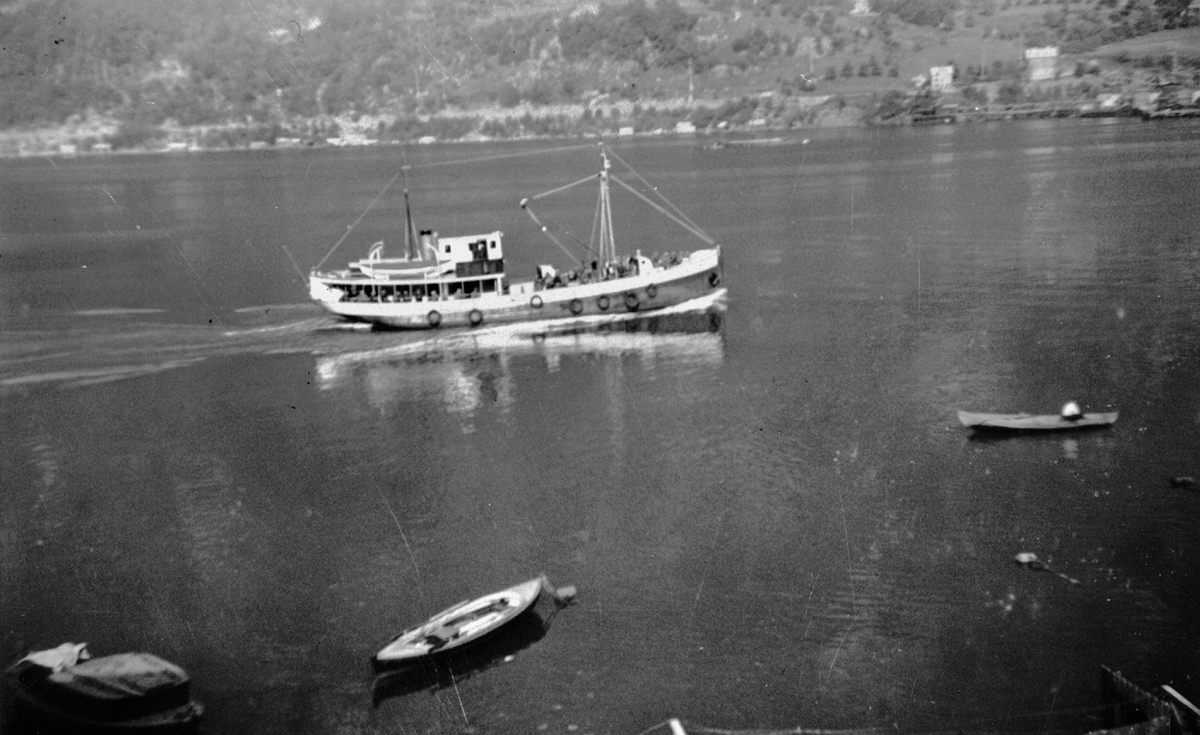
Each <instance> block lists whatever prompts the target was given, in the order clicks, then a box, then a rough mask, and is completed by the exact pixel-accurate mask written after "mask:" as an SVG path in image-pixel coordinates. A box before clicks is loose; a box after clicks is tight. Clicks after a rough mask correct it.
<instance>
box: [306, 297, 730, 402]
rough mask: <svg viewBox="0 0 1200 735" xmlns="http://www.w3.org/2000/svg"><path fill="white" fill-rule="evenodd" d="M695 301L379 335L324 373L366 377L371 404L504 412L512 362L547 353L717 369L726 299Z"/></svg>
mask: <svg viewBox="0 0 1200 735" xmlns="http://www.w3.org/2000/svg"><path fill="white" fill-rule="evenodd" d="M721 297H722V298H717V299H707V298H706V299H703V300H697V301H696V302H691V303H690V305H689V307H687V308H676V309H672V310H671V311H669V312H667V313H664V312H656V313H655V315H654V316H641V317H637V318H630V317H625V316H622V317H618V318H612V317H604V318H597V317H585V318H581V319H577V320H570V321H563V320H557V321H555V322H549V321H547V322H529V323H522V324H512V325H501V326H497V327H491V328H480V329H470V330H460V331H458V332H450V333H444V332H443V333H438V334H437V335H436V336H434V337H431V338H428V339H420V340H414V339H412V337H411V335H409V334H404V333H401V334H397V335H392V334H391V333H377V334H371V335H370V336H369V337H368V339H369V340H371V341H372V342H373V343H376V342H378V343H382V346H379V347H376V348H374V349H370V350H363V351H356V352H346V353H340V354H328V355H322V356H320V357H318V358H317V366H316V368H317V369H316V374H317V379H318V381H319V385H320V387H321V388H322V389H323V390H332V389H339V388H344V387H346V386H347V384H348V383H350V382H351V381H359V380H361V381H362V385H363V388H364V390H365V391H366V393H367V399H368V402H369V403H370V404H371V405H372V406H374V407H376V408H379V409H382V408H384V407H385V406H387V405H388V404H389V403H391V402H393V401H395V400H396V399H398V398H402V397H414V396H416V397H429V398H436V399H440V401H441V402H442V403H443V405H445V407H446V409H447V410H448V411H450V412H451V413H453V414H458V415H462V416H471V415H473V414H474V413H475V411H476V410H477V409H478V408H479V406H480V405H481V403H482V402H483V400H484V399H485V398H486V399H487V400H488V403H489V405H491V406H493V407H494V408H497V409H499V410H500V411H506V410H507V409H508V408H509V407H511V405H512V403H513V400H514V396H513V381H512V361H513V360H514V359H517V358H524V357H527V356H534V357H538V356H540V357H541V358H542V359H543V361H544V365H545V369H546V370H547V372H557V371H558V370H559V368H560V366H561V363H562V361H563V360H564V359H569V358H572V357H602V358H624V357H630V356H632V357H636V358H637V359H639V360H640V361H641V362H642V363H643V365H645V366H649V368H650V369H653V368H654V367H655V366H656V365H659V364H665V363H670V366H671V370H672V372H673V373H678V372H679V371H681V370H683V371H686V370H687V369H688V368H690V367H712V366H715V365H719V364H721V362H722V361H723V360H724V335H723V332H722V329H723V323H724V312H725V307H724V301H723V293H722V294H721Z"/></svg>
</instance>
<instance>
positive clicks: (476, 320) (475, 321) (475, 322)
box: [467, 309, 483, 327]
mask: <svg viewBox="0 0 1200 735" xmlns="http://www.w3.org/2000/svg"><path fill="white" fill-rule="evenodd" d="M467 321H469V322H471V326H472V327H478V326H479V325H480V324H483V312H482V311H480V310H479V309H471V313H470V314H467Z"/></svg>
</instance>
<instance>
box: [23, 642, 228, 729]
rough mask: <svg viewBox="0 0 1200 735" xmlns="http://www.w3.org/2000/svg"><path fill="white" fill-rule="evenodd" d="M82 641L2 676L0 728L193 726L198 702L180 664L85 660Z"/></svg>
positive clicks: (142, 656) (135, 658)
mask: <svg viewBox="0 0 1200 735" xmlns="http://www.w3.org/2000/svg"><path fill="white" fill-rule="evenodd" d="M86 645H87V644H85V643H64V644H63V645H61V646H58V647H57V648H52V649H49V650H45V651H36V652H33V653H31V654H29V655H28V656H26V657H25V658H23V659H21V660H20V661H18V662H17V663H16V664H15V665H13V666H12V667H10V668H9V669H8V671H6V672H5V674H4V685H3V694H4V701H3V709H2V716H0V723H2V724H0V730H2V731H3V732H4V733H14V735H17V734H19V733H72V734H73V735H84V734H86V735H99V734H100V733H104V734H106V735H116V733H143V734H144V735H176V734H182V733H196V732H198V731H199V725H200V718H201V716H202V714H203V712H204V710H203V707H202V706H201V705H200V704H199V703H197V702H195V701H193V700H192V698H191V689H190V679H189V678H188V675H187V673H186V672H185V671H184V670H183V669H181V668H180V667H178V666H176V665H175V664H172V663H170V662H168V661H164V660H163V659H161V658H158V657H157V656H154V655H151V654H149V653H120V654H116V655H113V656H104V657H101V658H91V657H90V655H89V654H88V653H87V650H86Z"/></svg>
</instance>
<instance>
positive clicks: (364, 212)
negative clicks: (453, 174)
mask: <svg viewBox="0 0 1200 735" xmlns="http://www.w3.org/2000/svg"><path fill="white" fill-rule="evenodd" d="M400 173H401V172H400V171H397V172H396V175H395V176H393V177H392V180H391V181H389V182H387V185H386V186H384V187H383V188H382V189H381V190H380V191H379V193H378V194H376V195H375V198H374V199H373V200H371V203H370V204H368V205H367V208H366V209H364V210H363V211H362V214H360V215H358V219H356V220H354V224H352V225H350V226H349V227H347V228H346V231H345V232H344V233H342V236H341V237H339V238H338V241H337V242H335V243H334V244H333V247H331V248H329V252H328V253H326V254H325V257H324V258H321V262H320V263H317V265H316V267H314V268H313V270H319V269H320V268H321V266H323V265H325V261H327V260H329V256H331V255H333V251H334V250H337V249H338V246H339V245H341V244H342V242H343V241H345V239H346V238H347V237H349V236H350V233H351V232H353V231H354V228H355V227H357V226H358V223H359V222H362V218H363V217H366V216H367V212H370V211H371V209H372V208H373V207H374V206H375V205H376V204H378V203H379V199H380V198H381V197H382V196H383V195H384V192H386V191H387V190H388V189H389V188H390V187H391V185H392V184H394V183H396V179H398V178H400Z"/></svg>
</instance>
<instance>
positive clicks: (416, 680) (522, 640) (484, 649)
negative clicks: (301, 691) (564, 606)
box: [371, 607, 557, 707]
mask: <svg viewBox="0 0 1200 735" xmlns="http://www.w3.org/2000/svg"><path fill="white" fill-rule="evenodd" d="M556 612H557V610H555V611H554V612H551V613H549V614H548V615H547V616H546V617H545V618H543V617H542V615H541V614H540V613H539V612H538V609H537V608H536V607H533V608H530V609H528V610H526V611H525V612H523V613H521V614H520V615H518V616H517V617H516V618H514V619H513V620H512V622H510V623H508V624H507V625H505V626H504V628H503V629H501V630H499V631H496V633H494V634H493V635H492V636H491V637H489V638H486V639H483V640H481V641H480V642H479V643H477V644H475V645H474V646H471V647H469V648H466V649H463V650H462V651H461V652H458V653H453V654H448V655H446V656H444V657H441V658H433V659H428V658H427V659H423V660H422V661H421V662H420V663H418V664H415V665H413V666H410V667H408V668H404V669H400V670H398V671H393V672H388V673H386V674H383V675H382V676H379V677H376V679H375V683H374V686H373V687H372V690H371V701H372V703H373V704H374V705H375V706H376V707H378V706H379V705H380V704H382V703H383V702H384V701H385V700H387V699H391V698H393V697H401V696H404V695H407V694H415V693H416V692H421V691H438V690H440V689H445V688H450V687H453V686H455V685H456V684H461V683H462V682H463V680H464V679H467V678H470V677H472V676H475V675H478V674H480V673H481V672H483V671H486V670H488V669H491V668H494V667H496V666H499V665H501V664H504V663H510V662H512V661H513V658H514V657H515V656H516V655H517V654H518V653H519V652H520V651H522V650H524V649H526V648H528V647H529V646H532V645H533V644H534V643H537V642H538V641H540V640H541V639H542V638H544V637H545V636H546V633H547V632H548V631H549V630H550V622H551V620H552V619H553V618H554V615H555V613H556Z"/></svg>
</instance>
